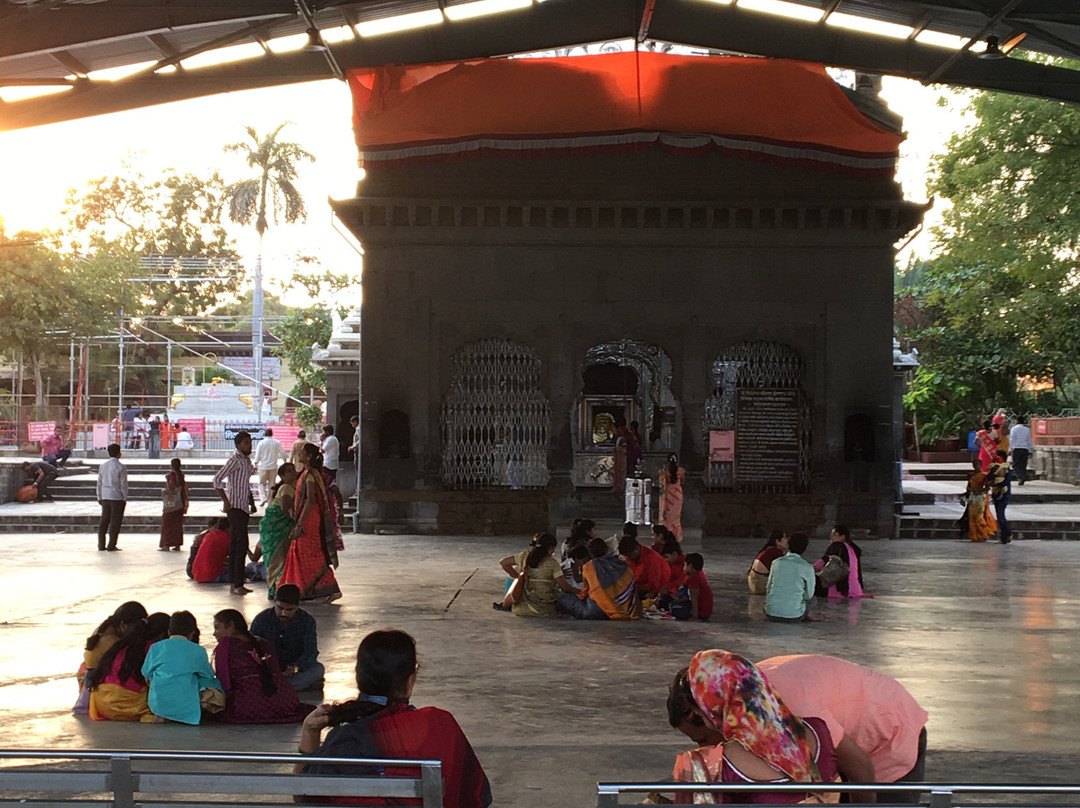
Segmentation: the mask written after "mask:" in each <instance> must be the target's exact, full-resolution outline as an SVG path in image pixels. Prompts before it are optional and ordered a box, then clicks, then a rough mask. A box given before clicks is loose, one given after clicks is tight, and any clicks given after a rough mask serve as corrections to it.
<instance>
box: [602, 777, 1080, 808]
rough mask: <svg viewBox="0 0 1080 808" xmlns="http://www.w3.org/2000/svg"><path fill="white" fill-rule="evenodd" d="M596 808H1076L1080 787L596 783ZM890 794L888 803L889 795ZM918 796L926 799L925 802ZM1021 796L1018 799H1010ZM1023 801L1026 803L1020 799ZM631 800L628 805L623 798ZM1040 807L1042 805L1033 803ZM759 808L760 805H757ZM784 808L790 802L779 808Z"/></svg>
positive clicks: (938, 784)
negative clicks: (651, 799)
mask: <svg viewBox="0 0 1080 808" xmlns="http://www.w3.org/2000/svg"><path fill="white" fill-rule="evenodd" d="M596 790H597V795H596V805H597V808H629V806H631V805H639V804H641V801H642V800H643V799H644V798H645V795H646V794H650V793H658V794H662V795H663V796H665V797H668V798H671V797H672V796H674V795H675V793H676V792H681V793H683V794H687V793H690V792H712V793H716V794H721V793H728V794H740V795H742V796H744V797H747V798H748V797H749V796H750V795H751V794H753V793H755V792H762V791H764V792H770V793H777V792H785V791H792V792H795V793H797V794H805V793H806V792H818V793H821V792H832V793H836V792H840V793H842V794H847V795H848V796H849V798H850V800H851V802H850V803H848V805H850V806H861V808H874V805H873V804H867V803H860V802H859V799H858V795H859V793H860V792H863V793H865V792H868V791H870V792H874V793H876V795H877V803H876V805H877V808H880V806H882V805H894V806H895V805H901V804H902V805H910V804H911V803H910V802H904V803H898V802H897V801H896V799H897V797H898V796H899V795H900V794H904V793H907V794H910V793H911V792H918V793H919V795H920V796H921V797H923V798H922V800H921V802H922V803H923V804H924V805H926V806H927V808H961V806H985V805H987V804H988V802H986V801H983V802H972V801H965V802H959V801H954V797H955V796H957V795H968V794H985V795H991V797H992V799H993V804H995V805H999V806H1000V805H1013V806H1015V805H1025V804H1028V802H1029V801H1030V798H1031V797H1032V796H1035V795H1055V796H1057V797H1059V798H1062V799H1061V800H1056V801H1054V802H1053V805H1054V806H1055V808H1057V807H1058V806H1067V807H1068V808H1077V807H1078V806H1080V785H1060V786H1059V785H982V784H974V783H967V784H964V785H949V784H940V783H877V784H854V783H738V784H736V783H710V784H706V783H676V782H673V781H670V780H669V781H668V782H666V783H597V785H596ZM890 794H892V795H896V796H894V798H893V799H892V800H890V799H889V795H890ZM924 795H929V800H927V799H926V798H925V796H924ZM1020 795H1023V797H1022V798H1021V799H1019V800H1017V799H1016V797H1018V796H1020ZM1003 797H1006V798H1012V800H1011V801H1003V800H1002V798H1003ZM1024 797H1026V799H1025V798H1024ZM630 799H633V802H630V801H629V800H630ZM1035 804H1037V805H1045V802H1042V803H1035ZM759 808H760V804H759ZM780 808H790V804H789V805H786V806H780Z"/></svg>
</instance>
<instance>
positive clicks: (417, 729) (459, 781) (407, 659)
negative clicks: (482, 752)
mask: <svg viewBox="0 0 1080 808" xmlns="http://www.w3.org/2000/svg"><path fill="white" fill-rule="evenodd" d="M418 670H419V666H418V665H417V661H416V641H415V640H413V638H412V637H410V636H409V635H408V634H406V633H405V632H404V631H397V630H395V629H384V630H382V631H373V632H372V633H371V634H368V635H367V636H366V637H364V639H363V641H361V643H360V647H359V648H358V649H357V650H356V686H357V688H359V691H360V692H359V694H358V695H357V697H356V698H355V699H352V700H351V701H346V702H342V703H340V704H323V705H320V706H319V707H317V708H315V711H314V712H313V713H311V714H310V715H308V717H307V718H305V719H304V726H303V728H302V731H301V734H300V746H299V751H300V754H301V755H319V756H320V757H328V758H383V759H387V758H388V759H394V758H397V759H399V760H400V759H405V760H410V759H411V760H416V759H423V760H437V761H439V762H440V763H441V764H442V766H441V771H442V781H443V783H442V784H443V795H442V805H444V806H445V807H446V808H486V806H488V805H491V785H490V784H489V783H488V779H487V775H486V774H485V773H484V769H483V767H482V766H481V765H480V761H479V760H477V758H476V753H475V752H474V751H473V748H472V746H471V745H470V744H469V739H468V738H466V737H465V733H464V732H462V731H461V727H460V726H459V725H458V722H457V721H456V720H455V719H454V716H452V715H451V714H450V713H448V712H447V711H446V710H440V709H439V708H438V707H421V708H420V709H417V708H416V707H413V706H411V705H410V704H409V699H410V698H411V697H412V692H413V686H414V685H415V684H416V673H417V671H418ZM328 727H332V729H331V730H330V732H329V733H328V734H327V736H326V740H325V741H321V738H322V732H323V730H324V729H326V728H328ZM320 741H321V742H320ZM352 769H353V771H349V770H348V769H346V768H343V767H341V766H337V765H333V764H325V763H314V764H310V765H307V766H305V765H303V764H300V765H298V766H297V771H299V772H308V773H311V774H352V775H358V774H359V775H364V776H381V777H402V776H409V777H416V774H417V772H416V769H415V768H412V769H410V768H408V767H394V766H387V767H381V768H379V769H373V768H371V767H365V768H360V767H352ZM318 802H331V803H337V804H345V805H349V804H352V805H373V804H380V805H386V804H390V802H391V800H385V801H382V800H380V801H372V800H366V799H363V798H356V797H337V798H327V797H322V798H319V799H318Z"/></svg>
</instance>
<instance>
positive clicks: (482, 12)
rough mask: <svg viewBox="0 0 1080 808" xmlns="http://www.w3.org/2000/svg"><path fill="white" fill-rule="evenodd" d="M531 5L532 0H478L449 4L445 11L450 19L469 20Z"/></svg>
mask: <svg viewBox="0 0 1080 808" xmlns="http://www.w3.org/2000/svg"><path fill="white" fill-rule="evenodd" d="M531 5H532V0H476V1H475V2H472V3H463V4H461V5H459V6H447V7H446V9H445V10H444V11H445V14H446V18H447V19H449V20H468V19H472V18H473V17H483V16H486V15H488V14H498V13H500V12H503V11H512V10H514V9H519V8H528V7H529V6H531Z"/></svg>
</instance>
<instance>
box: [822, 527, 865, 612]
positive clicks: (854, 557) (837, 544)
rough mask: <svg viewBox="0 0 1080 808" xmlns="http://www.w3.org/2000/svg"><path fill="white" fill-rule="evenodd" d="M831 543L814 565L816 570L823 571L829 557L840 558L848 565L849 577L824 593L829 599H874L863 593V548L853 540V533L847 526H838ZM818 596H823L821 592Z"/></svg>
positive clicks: (830, 539)
mask: <svg viewBox="0 0 1080 808" xmlns="http://www.w3.org/2000/svg"><path fill="white" fill-rule="evenodd" d="M829 541H830V542H831V543H830V544H829V546H828V547H826V548H825V552H824V553H822V554H821V558H820V559H819V560H818V561H817V562H816V563H815V564H814V569H815V570H822V569H824V568H825V564H827V563H828V561H829V556H838V557H839V558H840V560H841V561H843V562H844V563H845V564H847V565H848V576H847V578H845V579H844V580H842V581H840V582H839V583H837V584H836V586H830V587H829V588H828V590H827V591H826V592H825V593H824V594H825V596H826V597H829V598H872V597H874V596H873V595H871V594H869V593H868V592H864V591H863V582H862V548H861V547H859V545H857V544H856V543H855V542H853V541H852V540H851V531H850V530H848V528H847V526H846V525H836V526H834V527H833V529H832V533H830V534H829ZM818 594H822V593H821V591H820V590H819V592H818Z"/></svg>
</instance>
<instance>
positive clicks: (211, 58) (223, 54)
mask: <svg viewBox="0 0 1080 808" xmlns="http://www.w3.org/2000/svg"><path fill="white" fill-rule="evenodd" d="M262 55H263V49H262V46H261V45H260V44H259V43H257V42H246V43H244V44H243V45H230V46H229V47H227V48H215V49H214V50H209V51H206V52H205V53H197V54H195V55H194V56H189V57H188V58H187V59H184V60H183V61H182V62H180V66H181V67H183V68H184V69H192V68H199V67H212V66H213V65H222V64H228V63H229V62H239V61H242V60H243V59H254V58H255V57H257V56H262Z"/></svg>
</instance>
